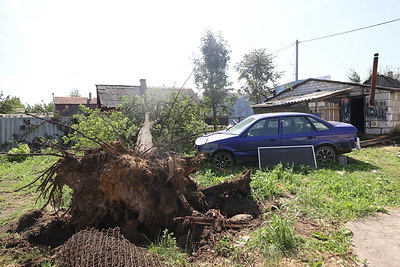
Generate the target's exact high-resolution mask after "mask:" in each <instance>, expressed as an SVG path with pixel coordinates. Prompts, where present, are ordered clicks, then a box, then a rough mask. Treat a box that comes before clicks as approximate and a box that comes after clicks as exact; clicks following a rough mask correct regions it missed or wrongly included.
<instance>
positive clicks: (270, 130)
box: [247, 118, 279, 136]
mask: <svg viewBox="0 0 400 267" xmlns="http://www.w3.org/2000/svg"><path fill="white" fill-rule="evenodd" d="M278 129H279V123H278V118H270V119H264V120H259V121H258V122H256V123H255V124H254V125H253V126H251V128H250V129H249V131H248V132H247V136H271V135H277V134H278Z"/></svg>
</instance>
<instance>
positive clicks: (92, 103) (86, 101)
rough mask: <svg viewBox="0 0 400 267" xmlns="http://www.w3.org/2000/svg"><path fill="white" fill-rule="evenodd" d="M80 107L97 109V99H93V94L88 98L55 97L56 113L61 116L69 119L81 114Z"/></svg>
mask: <svg viewBox="0 0 400 267" xmlns="http://www.w3.org/2000/svg"><path fill="white" fill-rule="evenodd" d="M80 105H83V106H85V107H89V108H91V109H95V108H96V107H97V99H96V98H92V93H89V98H87V97H54V106H55V111H56V112H57V113H59V114H60V115H61V116H64V117H68V116H72V115H75V114H78V113H80V112H81V110H80Z"/></svg>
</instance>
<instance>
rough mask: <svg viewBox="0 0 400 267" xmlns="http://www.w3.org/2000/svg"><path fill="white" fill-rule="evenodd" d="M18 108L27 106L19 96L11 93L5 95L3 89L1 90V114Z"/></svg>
mask: <svg viewBox="0 0 400 267" xmlns="http://www.w3.org/2000/svg"><path fill="white" fill-rule="evenodd" d="M18 108H25V106H24V104H22V103H21V99H20V98H19V97H16V96H10V95H8V96H6V97H4V94H3V91H1V92H0V114H10V113H14V112H16V111H17V109H18Z"/></svg>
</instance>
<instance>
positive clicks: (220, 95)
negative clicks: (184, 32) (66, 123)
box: [194, 30, 232, 129]
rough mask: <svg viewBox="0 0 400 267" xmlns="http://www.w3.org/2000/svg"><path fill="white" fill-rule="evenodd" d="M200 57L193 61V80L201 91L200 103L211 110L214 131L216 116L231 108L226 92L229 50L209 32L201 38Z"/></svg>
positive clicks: (220, 37) (221, 38)
mask: <svg viewBox="0 0 400 267" xmlns="http://www.w3.org/2000/svg"><path fill="white" fill-rule="evenodd" d="M200 51H201V57H198V58H195V59H194V66H195V68H194V80H195V84H196V86H197V88H199V89H201V90H203V94H202V101H203V103H204V105H205V106H206V107H207V108H209V109H210V110H211V114H212V121H213V125H214V129H216V126H217V123H218V121H217V116H218V115H219V114H224V113H225V114H226V112H227V111H228V110H229V108H231V106H232V105H231V103H230V101H227V100H228V99H229V95H228V92H229V90H230V89H228V88H227V87H228V86H229V85H230V82H229V81H228V75H227V70H228V64H229V61H230V56H229V53H230V50H229V49H228V44H227V42H226V41H225V40H224V38H223V37H222V36H221V35H215V34H213V33H212V32H211V31H209V30H208V31H206V33H205V34H204V35H203V37H202V38H201V47H200Z"/></svg>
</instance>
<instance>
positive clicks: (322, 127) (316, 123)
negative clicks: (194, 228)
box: [308, 117, 329, 131]
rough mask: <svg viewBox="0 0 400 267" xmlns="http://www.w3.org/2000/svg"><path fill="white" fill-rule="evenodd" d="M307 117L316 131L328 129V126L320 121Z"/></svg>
mask: <svg viewBox="0 0 400 267" xmlns="http://www.w3.org/2000/svg"><path fill="white" fill-rule="evenodd" d="M308 119H309V120H310V121H311V123H312V124H313V125H314V127H315V129H317V131H328V130H329V127H328V126H326V125H325V124H323V123H322V122H320V121H317V120H316V119H314V118H312V117H308Z"/></svg>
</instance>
